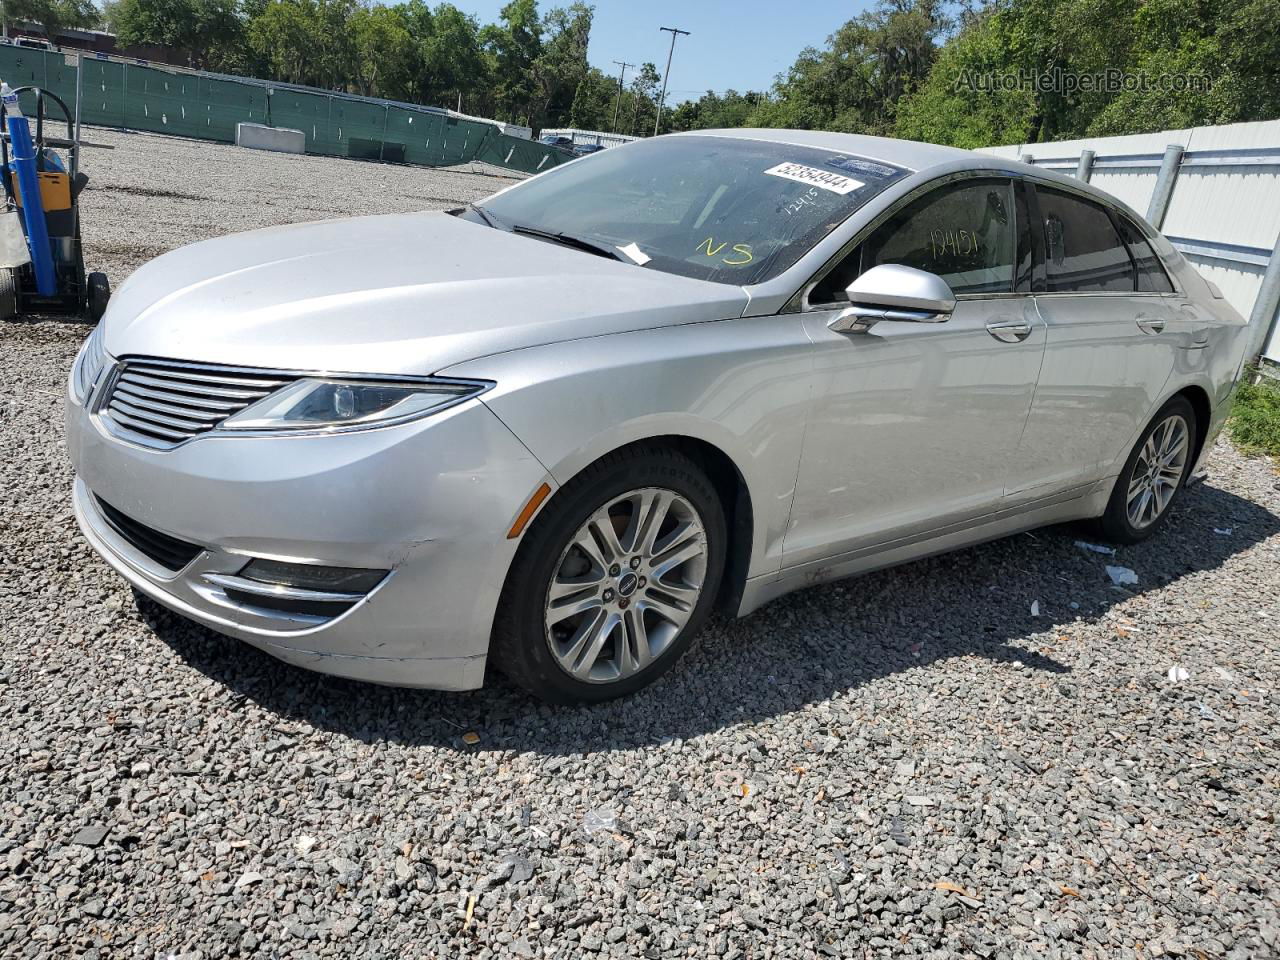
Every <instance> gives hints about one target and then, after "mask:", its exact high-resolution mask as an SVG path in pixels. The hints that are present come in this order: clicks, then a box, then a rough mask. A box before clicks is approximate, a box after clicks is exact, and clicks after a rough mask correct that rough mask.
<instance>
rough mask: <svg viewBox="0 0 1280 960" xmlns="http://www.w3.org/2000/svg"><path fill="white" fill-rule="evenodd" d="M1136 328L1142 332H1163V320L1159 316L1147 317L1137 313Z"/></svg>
mask: <svg viewBox="0 0 1280 960" xmlns="http://www.w3.org/2000/svg"><path fill="white" fill-rule="evenodd" d="M1134 322H1135V323H1137V324H1138V329H1139V330H1141V331H1142V332H1143V333H1150V334H1153V335H1154V334H1157V333H1163V332H1164V321H1163V320H1161V319H1160V318H1159V317H1149V316H1147V315H1145V314H1139V316H1138V318H1137V320H1135V321H1134Z"/></svg>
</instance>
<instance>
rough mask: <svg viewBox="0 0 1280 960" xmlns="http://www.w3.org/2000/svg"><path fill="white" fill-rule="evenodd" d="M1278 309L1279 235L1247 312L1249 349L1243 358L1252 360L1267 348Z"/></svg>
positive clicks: (1279, 275) (1279, 294) (1279, 286)
mask: <svg viewBox="0 0 1280 960" xmlns="http://www.w3.org/2000/svg"><path fill="white" fill-rule="evenodd" d="M1277 310H1280V236H1277V237H1276V244H1275V246H1274V247H1273V248H1272V250H1271V259H1270V260H1268V261H1267V272H1266V273H1264V274H1263V275H1262V286H1260V287H1259V288H1258V296H1257V299H1255V300H1254V301H1253V309H1252V310H1251V311H1250V312H1249V349H1248V350H1246V351H1245V358H1246V359H1248V360H1250V361H1252V360H1254V359H1255V358H1256V357H1257V356H1258V354H1260V353H1261V352H1262V351H1263V350H1265V349H1266V348H1267V338H1268V336H1269V334H1270V333H1271V331H1272V330H1273V329H1274V328H1275V325H1276V311H1277Z"/></svg>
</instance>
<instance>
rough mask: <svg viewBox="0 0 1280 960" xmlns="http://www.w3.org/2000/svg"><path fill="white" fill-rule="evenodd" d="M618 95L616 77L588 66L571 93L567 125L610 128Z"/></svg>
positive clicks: (598, 128) (592, 128)
mask: <svg viewBox="0 0 1280 960" xmlns="http://www.w3.org/2000/svg"><path fill="white" fill-rule="evenodd" d="M617 97H618V78H617V77H611V76H608V75H606V74H605V73H604V72H603V71H602V70H599V69H597V68H596V67H588V68H587V72H586V73H585V74H583V76H582V79H580V80H579V81H578V87H577V89H576V90H575V91H574V93H573V103H572V105H571V106H570V108H569V126H571V127H577V128H578V129H579V130H612V129H613V108H614V103H615V102H616V101H617Z"/></svg>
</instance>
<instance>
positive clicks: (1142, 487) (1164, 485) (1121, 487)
mask: <svg viewBox="0 0 1280 960" xmlns="http://www.w3.org/2000/svg"><path fill="white" fill-rule="evenodd" d="M1195 438H1196V412H1195V410H1194V409H1192V407H1191V404H1190V403H1188V402H1187V400H1185V399H1184V398H1183V397H1174V398H1173V399H1172V400H1170V401H1169V402H1168V403H1166V404H1165V405H1164V406H1163V407H1161V408H1160V411H1159V412H1158V413H1157V414H1156V415H1155V417H1153V418H1152V420H1151V423H1150V424H1148V426H1147V429H1146V430H1144V431H1143V433H1142V436H1141V437H1139V438H1138V442H1137V444H1136V445H1135V446H1134V448H1133V452H1131V453H1130V454H1129V459H1128V460H1126V461H1125V465H1124V469H1123V470H1121V471H1120V476H1119V477H1117V478H1116V485H1115V489H1114V490H1112V492H1111V499H1110V501H1109V502H1108V503H1107V512H1106V513H1104V514H1103V515H1102V518H1101V520H1100V521H1099V523H1100V525H1101V527H1102V533H1103V535H1104V536H1106V537H1107V538H1108V539H1110V540H1114V541H1116V542H1117V543H1138V542H1139V541H1142V540H1145V539H1147V537H1149V536H1151V535H1152V534H1153V533H1155V532H1156V531H1157V530H1159V529H1160V527H1161V526H1163V525H1164V523H1165V522H1166V521H1167V520H1168V519H1169V512H1170V508H1171V507H1172V506H1173V502H1174V500H1175V499H1176V498H1177V496H1178V494H1179V493H1180V492H1181V491H1182V488H1183V486H1184V485H1185V483H1186V479H1187V474H1188V473H1189V472H1190V471H1191V467H1192V462H1191V457H1192V452H1193V451H1194V449H1195Z"/></svg>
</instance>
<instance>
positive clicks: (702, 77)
mask: <svg viewBox="0 0 1280 960" xmlns="http://www.w3.org/2000/svg"><path fill="white" fill-rule="evenodd" d="M451 2H452V3H453V4H454V6H456V7H458V9H460V10H463V11H465V12H466V13H470V14H474V15H475V16H476V17H477V18H478V19H479V20H480V22H481V23H496V22H497V20H498V15H499V11H501V9H502V8H503V6H505V0H451ZM587 2H589V3H590V2H591V0H587ZM568 3H569V0H539V2H538V9H539V10H540V11H542V12H544V13H545V12H546V11H547V10H549V9H551V8H552V7H555V6H567V5H568ZM592 5H593V6H594V7H595V8H596V12H595V19H594V20H593V21H592V24H591V46H590V48H589V49H588V51H587V58H588V59H589V60H590V61H591V65H592V66H595V67H599V68H600V69H601V70H603V71H604V72H605V73H608V74H612V75H613V76H615V77H616V76H617V75H618V71H619V69H620V68H619V67H618V66H617V65H616V64H614V63H613V61H614V60H625V61H627V62H628V63H634V64H641V63H645V62H651V63H653V64H655V65H656V66H657V68H658V72H659V73H662V72H663V70H664V69H665V68H666V63H667V50H668V48H669V47H670V46H671V34H669V33H662V32H661V31H660V30H659V27H678V28H680V29H681V30H688V31H689V36H687V37H685V36H682V37H680V38H679V39H678V40H676V50H675V57H674V59H673V60H672V61H671V77H670V86H669V87H668V88H667V100H668V102H669V103H679V102H680V101H683V100H689V99H697V98H698V97H699V96H701V95H702V94H703V93H704V92H706V91H707V90H717V91H720V90H726V89H729V88H730V87H732V88H733V89H735V90H738V91H746V90H767V89H768V88H769V87H770V86H771V85H772V84H773V78H774V77H775V76H776V75H777V74H779V73H783V72H785V71H786V69H787V68H788V67H790V66H791V64H792V63H793V62H794V61H795V59H796V55H797V54H798V53H799V52H800V51H801V50H803V49H804V48H805V47H809V46H813V47H821V46H823V44H825V43H826V40H827V37H829V36H830V35H831V34H832V33H834V32H835V31H836V28H838V27H839V26H840V25H841V24H843V23H844V22H845V21H847V20H850V19H852V18H853V17H855V16H857V15H858V14H859V13H861V12H862V11H863V10H865V9H866V8H867V7H869V6H870V3H869V2H868V0H861V2H860V0H843V2H841V0H790V2H786V0H595V2H594V3H593V4H592ZM632 69H634V68H632ZM632 69H628V70H627V80H628V82H630V80H631V77H632V76H633V75H634V74H633V72H632Z"/></svg>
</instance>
